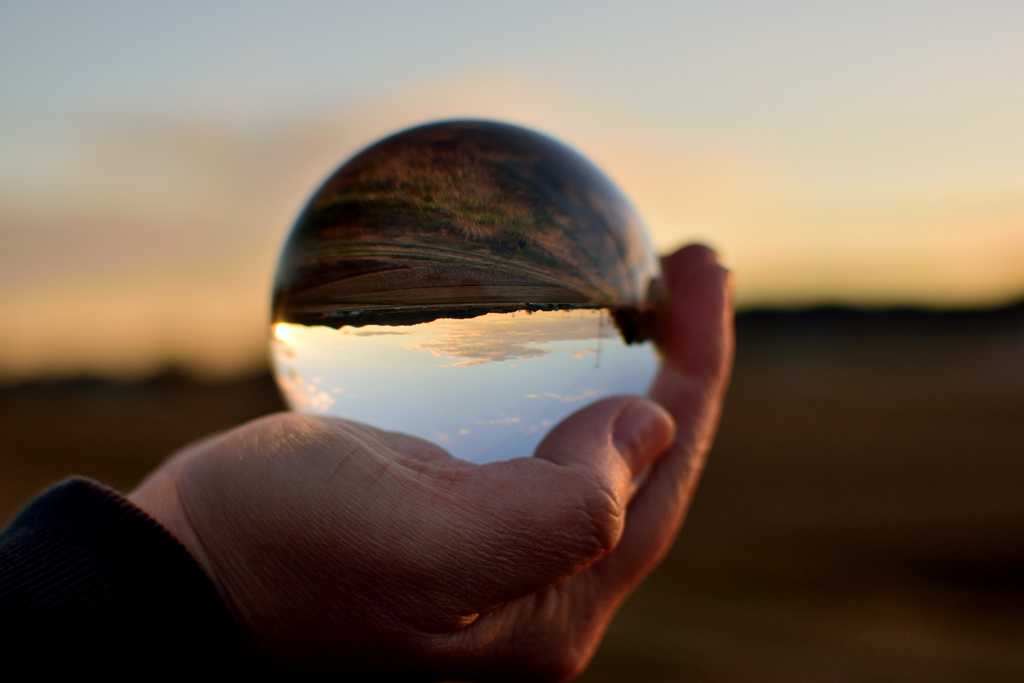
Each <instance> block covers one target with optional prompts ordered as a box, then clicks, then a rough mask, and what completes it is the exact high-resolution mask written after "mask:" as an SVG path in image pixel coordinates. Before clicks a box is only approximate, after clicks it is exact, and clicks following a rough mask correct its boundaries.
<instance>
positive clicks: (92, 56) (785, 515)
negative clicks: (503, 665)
mask: <svg viewBox="0 0 1024 683" xmlns="http://www.w3.org/2000/svg"><path fill="white" fill-rule="evenodd" d="M0 15H2V21H0V321H2V322H0V518H2V519H3V520H8V519H10V517H11V516H13V515H14V514H15V513H16V511H17V509H18V508H19V507H20V506H21V505H23V504H24V503H25V502H26V501H27V500H29V499H30V498H31V497H32V496H33V495H35V494H36V493H37V492H38V491H39V490H40V489H41V488H43V487H45V486H46V485H47V484H48V483H51V482H53V481H55V480H57V479H59V478H61V477H64V476H67V475H69V474H72V473H83V474H88V475H90V476H93V477H96V478H98V479H100V480H102V481H104V482H106V483H108V484H111V485H113V486H116V487H120V488H121V489H122V490H127V489H130V488H131V486H132V485H133V484H134V483H135V482H137V481H138V480H139V478H140V477H141V476H142V475H143V474H144V473H145V472H146V471H148V470H149V469H151V468H152V467H153V466H155V465H156V463H158V462H159V461H160V460H161V459H162V458H163V457H165V456H166V455H167V454H169V453H170V452H172V451H173V450H174V449H176V448H178V447H179V446H181V445H183V444H185V443H187V442H188V441H190V440H192V439H195V438H197V437H200V436H202V435H204V434H208V433H209V432H211V431H215V430H220V429H226V428H229V427H231V426H233V425H236V424H238V423H240V422H242V421H244V420H247V419H250V418H252V417H256V416H258V415H261V414H265V413H267V412H271V411H274V410H278V409H280V408H281V401H280V398H279V397H278V395H277V393H276V390H275V389H274V386H273V383H272V381H271V380H270V378H269V375H268V374H267V360H266V359H267V356H266V333H267V329H266V328H267V324H268V314H269V290H270V280H271V277H272V275H273V269H274V266H275V264H276V252H277V250H278V249H279V247H280V245H281V244H282V242H283V240H284V237H285V234H286V232H287V230H288V229H289V227H290V224H291V222H292V220H293V219H294V217H295V216H296V214H297V212H298V211H299V209H300V208H301V206H302V204H303V203H304V201H305V200H306V199H307V198H308V196H309V195H310V194H311V193H312V192H313V191H314V190H315V189H316V187H317V186H318V184H319V183H320V182H321V181H322V180H323V178H324V177H325V176H326V175H327V174H328V173H329V172H330V171H331V170H332V169H333V168H335V167H336V166H337V165H338V164H339V163H341V162H342V161H343V160H344V159H345V158H347V157H348V156H349V155H351V154H352V153H354V152H355V151H357V150H358V149H360V148H362V147H363V146H365V145H366V144H368V143H370V142H372V141H374V140H376V139H378V138H380V137H382V136H384V135H387V134H389V133H391V132H394V131H396V130H399V129H401V128H404V127H408V126H412V125H415V124H419V123H423V122H426V121H430V120H436V119H442V118H452V117H460V118H465V117H474V118H490V119H498V120H503V121H508V122H512V123H517V124H520V125H525V126H529V127H533V128H536V129H538V130H540V131H542V132H545V133H548V134H550V135H553V136H555V137H557V138H559V139H561V140H563V141H565V142H567V143H568V144H570V145H572V146H573V147H575V148H576V149H577V150H579V151H580V152H582V153H583V154H584V155H585V156H587V157H589V158H590V159H591V160H592V161H594V162H595V163H596V164H597V165H598V166H599V167H601V168H602V169H603V170H604V171H605V172H606V173H607V174H608V175H609V176H610V177H611V178H612V179H613V180H614V181H615V182H617V183H618V184H619V185H620V187H621V188H622V189H623V190H624V192H625V194H626V195H627V196H628V197H630V199H631V200H632V201H633V203H634V204H635V206H636V207H637V209H638V210H639V212H640V214H641V215H642V216H643V217H644V218H645V221H646V223H647V226H648V228H649V231H650V234H651V236H652V239H653V241H654V243H655V245H656V246H657V247H658V248H659V250H661V251H668V250H671V249H673V248H675V247H677V246H680V245H682V244H684V243H686V242H688V241H692V240H701V241H705V242H707V243H709V244H711V245H713V246H714V247H715V248H716V249H718V250H719V252H720V253H721V255H722V258H723V260H724V261H725V262H726V263H727V264H728V265H729V266H730V267H731V268H732V269H733V270H734V272H735V273H736V276H737V288H738V290H737V293H738V300H739V306H740V315H739V317H738V321H737V329H738V353H737V366H736V371H735V375H734V381H733V386H732V389H731V392H730V395H729V397H728V399H727V403H726V409H725V414H724V416H723V422H722V426H721V431H720V436H719V439H718V441H717V443H716V445H715V448H714V451H713V453H712V456H711V460H710V463H709V467H708V470H707V472H706V475H705V480H704V482H703V483H702V485H701V488H700V490H699V492H698V495H697V499H696V502H695V504H694V507H693V509H692V511H691V516H690V519H689V521H688V522H687V525H686V527H685V529H684V531H683V533H682V535H681V536H680V539H679V541H678V542H677V544H676V546H675V548H674V550H673V552H672V554H671V556H670V557H669V558H668V560H667V561H666V562H665V564H664V565H663V566H662V567H661V568H660V569H659V570H658V572H657V573H656V574H655V575H654V576H653V577H652V578H651V580H650V581H648V582H647V583H646V584H645V585H644V587H643V588H642V589H641V591H639V592H638V593H637V594H636V595H635V596H634V597H633V598H632V599H631V600H630V601H629V602H628V603H627V605H626V606H625V608H624V610H623V612H622V614H621V615H620V617H619V618H618V619H617V620H616V621H615V623H614V624H613V627H612V630H611V632H610V633H609V635H608V638H607V639H606V641H605V644H604V646H603V647H602V649H601V651H600V652H599V654H598V656H597V658H596V659H595V661H594V663H593V665H592V666H591V668H590V670H589V671H588V672H587V673H586V674H585V675H584V677H583V679H582V680H584V681H592V682H596V681H683V680H693V681H865V680H873V681H875V680H877V681H889V680H891V681H970V680H986V681H995V680H1007V681H1009V680H1022V679H1024V496H1022V495H1021V491H1022V489H1024V305H1021V304H1020V303H1018V302H1020V301H1021V300H1022V299H1024V123H1022V122H1024V41H1022V40H1021V36H1022V35H1024V5H1022V4H1021V3H1017V2H1009V1H1007V2H995V1H993V2H972V3H967V2H923V1H897V2H885V3H874V2H861V3H846V4H844V5H838V4H836V3H812V2H785V1H779V2H758V1H755V0H729V1H725V2H718V3H701V4H696V3H668V2H633V3H629V4H628V5H627V4H626V3H606V2H599V1H597V0H590V1H588V2H571V1H565V2H558V3H551V2H517V3H491V2H468V1H467V2H448V1H444V0H435V1H434V2H429V3H428V2H411V1H404V2H398V1H379V2H375V3H354V2H312V1H300V0H296V1H293V2H289V3H270V2H229V1H223V2H216V3H208V2H207V3H200V2H191V1H183V2H177V3H174V4H173V5H168V4H166V3H157V2H130V3H129V2H105V1H100V0H97V1H94V2H90V3H78V2H50V3H34V4H30V3H17V2H10V1H7V2H3V1H0Z"/></svg>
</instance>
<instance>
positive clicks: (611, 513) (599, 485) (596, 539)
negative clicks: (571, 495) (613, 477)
mask: <svg viewBox="0 0 1024 683" xmlns="http://www.w3.org/2000/svg"><path fill="white" fill-rule="evenodd" d="M577 514H578V520H577V523H576V525H575V527H576V529H577V530H578V531H579V532H580V533H581V535H582V536H583V537H584V538H585V539H587V540H588V541H589V544H591V545H593V555H594V557H600V556H601V555H604V554H605V553H608V552H610V551H611V550H612V549H613V548H615V546H616V545H617V544H618V542H619V538H620V537H621V536H622V528H623V525H624V524H625V510H624V507H623V505H622V503H621V501H620V499H619V494H618V491H617V490H616V487H615V486H614V485H613V484H612V483H611V482H609V481H606V480H604V479H601V478H597V477H594V478H592V480H591V481H589V482H587V486H586V487H585V488H584V491H583V493H582V494H581V496H580V503H579V508H578V509H577Z"/></svg>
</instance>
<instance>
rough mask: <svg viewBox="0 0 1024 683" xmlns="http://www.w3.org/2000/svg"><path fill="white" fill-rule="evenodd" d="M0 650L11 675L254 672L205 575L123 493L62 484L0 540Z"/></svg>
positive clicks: (86, 483) (77, 481)
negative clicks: (18, 670) (18, 669)
mask: <svg viewBox="0 0 1024 683" xmlns="http://www.w3.org/2000/svg"><path fill="white" fill-rule="evenodd" d="M0 650H2V651H4V652H5V654H6V655H7V662H6V665H7V667H8V668H11V666H12V664H13V663H14V662H16V661H19V660H20V661H23V662H25V663H26V664H28V665H29V666H32V667H33V669H35V670H38V671H40V672H43V671H47V670H52V669H53V668H67V667H72V668H75V669H77V670H78V671H82V670H84V669H89V668H96V669H100V670H104V669H105V670H107V671H111V670H116V669H118V668H120V667H122V666H125V667H134V666H136V665H138V666H141V667H144V668H140V669H135V671H134V673H137V674H140V675H142V676H146V675H147V672H148V673H157V672H159V673H161V674H163V673H166V672H168V670H169V669H170V670H182V671H192V672H193V673H195V672H197V671H198V670H202V671H208V670H211V669H214V670H216V669H230V670H232V671H235V672H237V670H238V669H239V668H242V669H253V668H254V667H255V665H256V659H255V657H254V656H253V655H252V653H251V651H250V649H249V648H248V646H247V644H246V642H245V640H244V639H243V637H242V635H241V632H240V631H239V629H238V626H237V625H236V624H235V622H234V620H233V619H232V617H231V615H230V613H229V612H228V610H227V608H226V607H225V605H224V602H223V601H222V600H221V598H220V595H219V594H218V593H217V591H216V589H215V588H214V587H213V584H212V583H211V582H210V580H209V579H208V578H207V576H206V574H205V573H204V572H203V570H202V568H200V566H199V565H198V564H197V563H196V561H195V560H194V559H193V558H192V556H191V555H189V553H188V551H187V550H185V548H184V547H183V546H182V545H181V544H180V543H178V541H177V540H176V539H175V538H174V537H173V536H171V534H170V533H168V532H167V530H165V529H164V528H163V527H162V526H160V525H159V524H158V523H157V522H156V521H155V520H154V519H152V518H151V517H150V516H149V515H147V514H146V513H145V512H143V511H142V510H140V509H139V508H137V507H135V506H134V505H133V504H132V503H131V502H129V501H128V500H127V499H126V498H124V497H123V496H121V495H120V494H119V493H117V492H115V491H113V490H111V489H108V488H106V487H104V486H102V485H100V484H97V483H96V482H93V481H90V480H88V479H83V478H74V479H69V480H68V481H66V482H64V483H62V484H58V485H57V486H55V487H53V488H51V489H50V490H48V491H46V492H45V493H43V494H42V495H41V496H39V497H38V498H36V499H35V500H34V501H32V502H31V503H30V504H29V505H28V507H26V508H25V509H24V510H23V511H22V512H21V514H19V515H18V517H16V518H15V519H14V521H13V522H11V524H10V526H8V527H7V529H6V530H4V532H3V533H2V534H0Z"/></svg>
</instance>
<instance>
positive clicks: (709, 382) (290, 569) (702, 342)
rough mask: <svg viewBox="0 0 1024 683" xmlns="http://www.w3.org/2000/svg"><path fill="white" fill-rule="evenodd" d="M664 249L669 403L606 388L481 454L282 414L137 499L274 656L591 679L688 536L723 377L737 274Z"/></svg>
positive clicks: (343, 664)
mask: <svg viewBox="0 0 1024 683" xmlns="http://www.w3.org/2000/svg"><path fill="white" fill-rule="evenodd" d="M664 268H665V275H666V284H667V292H668V296H669V301H670V305H669V310H668V314H667V320H666V321H665V329H664V330H663V333H664V340H663V341H664V351H665V359H664V362H663V366H662V368H661V370H660V372H659V375H658V377H657V378H656V380H655V382H654V384H653V386H652V389H651V392H650V398H651V399H653V401H652V400H647V399H640V398H631V397H618V398H610V399H607V400H604V401H601V402H599V403H596V404H594V405H591V406H589V407H587V408H585V409H583V410H581V411H579V412H577V413H575V414H574V415H572V416H570V417H569V418H568V419H566V420H565V421H564V422H563V423H561V424H560V425H558V426H557V427H556V428H555V429H554V430H553V431H552V432H551V434H550V435H549V436H548V437H547V438H546V439H545V440H544V441H543V442H542V443H541V444H540V446H538V448H537V451H536V453H535V456H536V457H534V458H520V459H516V460H511V461H507V462H500V463H492V464H489V465H483V466H478V465H473V464H470V463H467V462H463V461H460V460H456V459H454V458H452V457H451V456H449V455H448V454H447V453H445V452H444V451H443V450H441V449H440V448H438V447H436V446H434V445H433V444H430V443H428V442H425V441H422V440H420V439H416V438H414V437H411V436H407V435H403V434H399V433H394V432H386V431H382V430H378V429H375V428H373V427H370V426H367V425H362V424H357V423H352V422H347V421H344V420H338V419H332V418H319V417H311V416H303V415H297V414H278V415H273V416H269V417H267V418H263V419H261V420H257V421H255V422H252V423H250V424H247V425H244V426H242V427H240V428H238V429H235V430H233V431H231V432H228V433H226V434H223V435H220V436H216V437H212V438H210V439H207V440H206V441H203V442H200V443H198V444H196V445H194V446H192V447H190V448H188V449H186V450H185V451H183V452H181V453H179V454H178V455H176V456H175V457H173V458H172V459H170V460H169V461H168V462H167V463H166V464H165V465H163V466H162V467H161V468H160V469H158V470H157V471H156V472H155V473H154V474H153V475H151V477H150V478H149V479H147V480H146V481H145V482H143V484H142V485H141V486H140V487H139V489H137V490H136V491H135V492H133V493H132V494H131V495H130V496H129V497H130V498H131V499H132V500H133V501H134V502H135V503H136V504H137V505H138V506H139V507H141V508H142V509H144V510H146V511H147V512H149V513H150V514H152V515H153V516H154V517H155V518H156V519H157V520H158V521H160V522H161V523H162V524H163V525H164V526H165V527H166V528H168V529H169V530H170V531H171V532H172V533H173V534H174V535H175V537H176V538H178V540H179V541H181V542H182V543H183V544H184V545H185V547H186V548H188V550H189V551H190V552H191V553H192V555H193V556H194V557H195V558H196V560H197V561H198V562H199V563H200V564H201V565H202V566H203V568H204V569H205V570H206V572H207V574H208V575H209V576H210V577H211V579H212V580H213V582H214V583H215V584H216V586H217V588H218V590H219V592H220V594H221V595H222V596H223V598H224V600H225V602H226V603H227V604H228V606H229V609H231V610H232V612H233V614H234V615H235V618H236V619H237V621H238V623H239V624H240V626H241V627H242V629H243V630H244V631H245V632H246V634H247V635H248V637H249V638H250V640H251V642H252V643H253V644H254V646H255V647H256V648H257V650H258V651H259V652H260V653H261V655H262V656H264V657H265V658H266V659H267V660H268V661H269V662H270V663H271V664H272V665H275V666H279V667H283V668H288V669H297V670H303V671H307V672H330V671H333V672H339V673H340V672H344V673H359V672H362V673H365V674H368V675H375V676H378V677H380V676H385V675H388V674H390V675H397V674H401V675H405V676H407V677H409V678H410V679H426V680H439V679H450V678H461V679H475V680H479V679H516V680H521V679H542V680H564V679H567V678H571V677H572V676H574V675H575V674H577V673H578V672H579V671H581V670H582V668H583V667H584V666H585V665H586V663H587V662H588V661H589V660H590V658H591V657H592V655H593V653H594V651H595V650H596V648H597V645H598V644H599V642H600V639H601V636H602V635H603V633H604V631H605V629H606V627H607V624H608V622H609V621H610V619H611V617H612V615H613V613H614V611H615V609H616V608H617V607H618V605H619V604H620V603H621V601H622V600H623V599H624V598H625V596H626V595H627V594H628V593H629V591H630V590H631V589H632V588H633V587H634V586H635V585H636V584H637V583H638V582H639V581H640V580H641V579H642V578H643V577H644V576H645V575H646V574H647V573H648V572H649V571H650V570H651V569H652V568H653V567H654V566H655V565H656V564H657V563H658V561H659V560H660V559H661V558H662V557H663V556H664V554H665V552H666V551H667V550H668V548H669V546H670V545H671V543H672V540H673V539H674V538H675V535H676V532H677V531H678V529H679V526H680V524H681V523H682V519H683V515H684V513H685V511H686V508H687V507H688V505H689V502H690V498H691V495H692V492H693V488H694V486H695V485H696V481H697V478H698V476H699V473H700V470H701V468H702V466H703V462H704V457H705V455H706V453H707V450H708V448H709V447H710V443H711V439H712V436H713V432H714V428H715V425H716V422H717V417H718V411H719V408H720V405H721V400H722V396H723V394H724V391H725V385H726V382H727V376H728V368H729V365H730V361H731V353H732V336H731V303H730V295H729V278H728V273H727V271H725V269H724V268H722V267H721V266H719V265H718V264H717V262H716V261H715V259H714V255H713V253H712V252H710V250H707V249H705V248H703V247H688V248H686V249H683V250H681V251H679V252H677V253H676V254H674V255H673V256H671V257H669V258H667V259H665V261H664ZM655 402H656V403H655ZM659 404H660V405H659ZM661 406H664V408H662V407H661ZM666 409H667V412H666ZM648 470H649V471H648ZM641 474H643V475H644V476H641ZM641 480H642V483H640V482H641Z"/></svg>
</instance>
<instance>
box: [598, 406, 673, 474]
mask: <svg viewBox="0 0 1024 683" xmlns="http://www.w3.org/2000/svg"><path fill="white" fill-rule="evenodd" d="M674 430H675V424H674V423H673V421H672V416H671V415H669V414H668V411H666V410H665V409H664V408H662V407H661V406H659V405H658V404H657V403H654V402H653V401H648V400H646V399H642V398H638V399H636V400H635V401H633V403H631V404H630V406H629V407H628V408H626V409H625V410H624V411H622V413H621V414H620V415H619V418H618V419H617V420H616V421H615V426H614V427H613V428H612V440H613V441H614V443H615V448H616V449H617V450H618V451H619V452H620V453H622V454H623V455H625V456H626V457H628V458H630V459H631V460H633V461H634V462H633V463H631V464H633V465H643V464H646V461H647V460H648V459H650V458H651V457H653V456H655V455H658V454H659V453H661V451H663V450H665V449H666V448H668V445H669V443H671V440H672V436H673V432H674Z"/></svg>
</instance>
